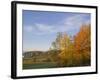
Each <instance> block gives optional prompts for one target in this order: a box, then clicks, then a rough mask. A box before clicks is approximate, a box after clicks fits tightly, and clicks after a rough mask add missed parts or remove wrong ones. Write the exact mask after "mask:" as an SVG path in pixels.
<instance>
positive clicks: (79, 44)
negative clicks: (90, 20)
mask: <svg viewBox="0 0 100 80" xmlns="http://www.w3.org/2000/svg"><path fill="white" fill-rule="evenodd" d="M74 48H75V50H76V52H77V54H75V55H76V57H78V58H76V59H78V60H77V61H81V62H80V63H82V64H84V65H88V64H89V63H90V51H91V31H90V24H89V25H82V26H81V28H80V31H79V32H78V33H77V34H76V36H75V37H74Z"/></svg>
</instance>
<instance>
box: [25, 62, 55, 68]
mask: <svg viewBox="0 0 100 80" xmlns="http://www.w3.org/2000/svg"><path fill="white" fill-rule="evenodd" d="M54 67H57V65H56V64H55V63H52V62H49V63H48V62H47V63H46V62H45V63H37V64H23V69H39V68H54Z"/></svg>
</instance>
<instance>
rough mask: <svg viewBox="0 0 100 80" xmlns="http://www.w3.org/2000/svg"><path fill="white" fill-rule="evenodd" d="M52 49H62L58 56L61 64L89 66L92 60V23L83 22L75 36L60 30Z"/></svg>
mask: <svg viewBox="0 0 100 80" xmlns="http://www.w3.org/2000/svg"><path fill="white" fill-rule="evenodd" d="M50 50H57V51H60V53H59V54H58V55H57V56H56V57H57V58H58V63H57V64H58V65H59V66H63V67H64V66H89V65H90V61H91V59H90V58H91V54H90V53H91V25H90V24H83V25H82V26H81V28H80V30H79V32H78V33H77V34H76V35H74V36H73V37H71V36H69V35H68V34H67V33H66V32H63V33H62V32H58V33H57V36H56V39H55V40H54V41H53V42H52V45H51V47H50Z"/></svg>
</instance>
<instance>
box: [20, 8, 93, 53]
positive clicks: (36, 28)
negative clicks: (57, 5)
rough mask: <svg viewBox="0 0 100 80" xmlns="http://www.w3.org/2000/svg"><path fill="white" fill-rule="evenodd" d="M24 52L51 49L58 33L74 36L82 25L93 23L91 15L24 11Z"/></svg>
mask: <svg viewBox="0 0 100 80" xmlns="http://www.w3.org/2000/svg"><path fill="white" fill-rule="evenodd" d="M22 19H23V20H22V21H23V22H22V23H23V51H32V50H42V51H46V50H48V49H49V48H50V46H51V43H52V42H53V41H54V40H55V38H56V35H57V32H66V33H67V34H68V35H69V36H74V35H75V34H76V33H77V32H78V31H79V29H80V26H81V25H82V24H88V23H90V22H91V15H90V14H89V13H71V12H50V11H31V10H23V13H22Z"/></svg>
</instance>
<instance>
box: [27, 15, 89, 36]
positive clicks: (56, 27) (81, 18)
mask: <svg viewBox="0 0 100 80" xmlns="http://www.w3.org/2000/svg"><path fill="white" fill-rule="evenodd" d="M60 22H61V21H60ZM89 22H90V19H86V15H74V16H71V17H70V16H69V17H67V18H65V19H64V20H63V21H62V22H61V23H59V24H56V23H55V24H53V25H47V24H39V23H35V24H34V25H33V26H27V27H25V30H26V31H27V32H32V34H34V35H45V34H52V33H57V32H70V33H71V31H72V30H73V31H74V30H77V29H79V28H80V26H81V25H82V24H84V23H86V24H87V23H89Z"/></svg>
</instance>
